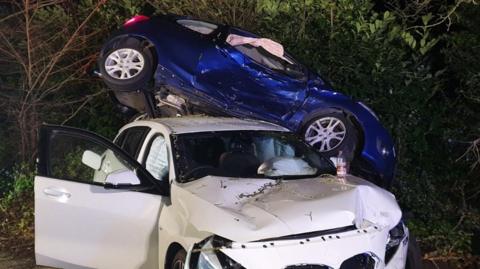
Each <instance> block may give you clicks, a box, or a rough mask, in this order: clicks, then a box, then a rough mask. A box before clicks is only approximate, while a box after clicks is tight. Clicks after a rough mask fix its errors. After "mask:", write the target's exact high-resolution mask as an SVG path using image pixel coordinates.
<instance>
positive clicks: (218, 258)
mask: <svg viewBox="0 0 480 269" xmlns="http://www.w3.org/2000/svg"><path fill="white" fill-rule="evenodd" d="M230 243H231V242H230V241H228V240H226V239H223V238H220V237H217V236H211V237H209V238H207V239H205V240H203V241H202V242H200V243H198V244H195V245H194V247H193V250H192V255H191V258H190V260H189V261H188V263H189V268H190V269H222V268H232V269H245V268H244V267H243V266H242V265H241V264H239V263H237V262H236V261H234V260H232V259H231V258H229V257H228V256H227V255H225V254H224V253H223V252H222V251H221V249H222V248H226V247H227V245H228V244H230Z"/></svg>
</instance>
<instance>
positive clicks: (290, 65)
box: [99, 15, 396, 188]
mask: <svg viewBox="0 0 480 269" xmlns="http://www.w3.org/2000/svg"><path fill="white" fill-rule="evenodd" d="M232 40H233V41H232ZM234 42H236V43H234ZM279 51H280V54H278V52H279ZM282 52H283V53H282ZM99 68H100V72H101V75H102V78H103V79H104V81H105V82H106V84H107V85H108V86H109V87H110V88H111V89H112V90H113V91H112V92H113V93H114V97H115V100H116V101H117V102H118V103H119V104H122V105H123V106H124V108H125V107H128V108H130V109H134V110H136V111H139V112H147V113H148V114H149V115H150V116H152V117H161V116H166V115H178V114H180V115H186V114H208V115H222V116H234V117H240V118H252V119H258V120H264V121H268V122H272V123H276V124H278V125H281V126H284V127H286V128H288V129H289V130H291V131H292V132H295V133H297V134H298V135H300V136H301V137H302V138H303V139H304V140H305V141H306V142H307V143H309V144H310V145H311V146H313V147H314V148H315V149H316V150H317V151H319V152H321V153H322V154H325V155H326V156H328V157H335V156H338V154H342V153H343V154H345V155H346V157H347V159H348V160H349V161H350V162H351V167H350V172H351V173H352V174H355V175H359V176H362V177H364V178H367V179H369V180H371V181H372V182H374V183H376V184H377V185H380V186H382V187H385V188H388V187H389V186H390V185H391V183H392V179H393V176H394V170H395V159H396V156H395V149H394V145H393V141H392V139H391V137H390V135H389V134H388V132H387V130H386V129H385V128H384V127H383V126H382V125H381V123H380V122H379V119H378V117H377V116H376V115H375V114H374V113H373V112H372V111H371V110H370V109H369V108H368V107H367V106H365V105H364V104H363V103H361V102H357V101H355V100H353V99H352V98H351V97H348V96H346V95H344V94H341V93H339V92H335V91H334V90H333V89H332V88H331V87H330V86H328V84H327V83H325V82H324V81H323V80H322V79H321V78H320V77H319V76H318V75H317V74H315V73H314V72H312V71H310V70H308V69H307V68H305V67H304V66H303V65H302V64H300V63H299V62H298V61H296V60H295V59H294V58H293V57H292V56H291V55H289V54H288V53H287V52H284V51H283V47H282V46H281V45H280V44H278V43H276V42H274V41H272V40H269V39H264V38H261V37H259V36H257V35H255V34H252V33H250V32H247V31H245V30H242V29H239V28H236V27H232V26H228V25H221V24H215V23H210V22H205V21H199V20H195V19H190V18H187V17H181V16H174V15H168V16H157V17H151V18H149V17H145V16H136V17H134V18H132V19H130V20H129V21H127V22H126V23H125V25H124V26H123V27H122V28H121V29H120V30H119V31H117V32H116V33H114V34H113V35H112V36H111V37H110V38H109V40H108V41H107V42H106V44H105V46H104V47H103V49H102V51H101V53H100V57H99ZM340 152H342V153H340Z"/></svg>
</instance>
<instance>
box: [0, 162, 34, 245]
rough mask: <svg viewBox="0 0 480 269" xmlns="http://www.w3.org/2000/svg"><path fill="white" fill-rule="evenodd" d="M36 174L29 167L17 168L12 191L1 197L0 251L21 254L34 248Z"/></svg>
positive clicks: (13, 175)
mask: <svg viewBox="0 0 480 269" xmlns="http://www.w3.org/2000/svg"><path fill="white" fill-rule="evenodd" d="M34 174H35V172H34V171H33V170H32V169H31V168H29V167H28V166H27V165H21V166H19V167H17V168H15V169H14V171H13V174H12V180H10V182H11V183H10V191H8V192H7V193H6V195H5V196H3V197H0V249H3V248H5V247H9V248H10V251H13V252H17V251H19V252H21V251H25V249H28V248H30V249H31V248H32V246H33V225H34V207H33V178H34ZM3 180H6V179H5V178H3Z"/></svg>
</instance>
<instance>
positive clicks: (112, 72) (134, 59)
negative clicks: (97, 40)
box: [99, 38, 153, 91]
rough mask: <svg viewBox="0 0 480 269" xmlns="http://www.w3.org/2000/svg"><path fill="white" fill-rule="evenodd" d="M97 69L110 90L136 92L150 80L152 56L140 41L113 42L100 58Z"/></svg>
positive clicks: (129, 39) (130, 39)
mask: <svg viewBox="0 0 480 269" xmlns="http://www.w3.org/2000/svg"><path fill="white" fill-rule="evenodd" d="M99 68H100V72H101V74H102V78H103V80H104V81H105V83H106V84H107V85H108V86H109V87H110V88H112V89H114V90H120V91H137V90H141V89H142V88H144V87H145V86H146V85H147V84H148V82H149V81H150V80H151V79H152V76H153V56H152V53H151V51H150V50H149V49H148V48H146V47H145V46H143V45H142V42H141V41H140V40H138V39H136V38H122V39H119V40H117V41H114V42H113V43H112V45H111V46H110V48H109V49H108V50H107V51H106V52H105V53H104V54H103V55H102V56H101V57H100V62H99Z"/></svg>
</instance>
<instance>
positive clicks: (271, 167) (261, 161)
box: [172, 131, 335, 182]
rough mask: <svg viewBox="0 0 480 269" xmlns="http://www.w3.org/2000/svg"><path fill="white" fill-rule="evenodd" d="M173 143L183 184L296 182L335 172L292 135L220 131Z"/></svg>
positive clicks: (182, 137) (176, 137)
mask: <svg viewBox="0 0 480 269" xmlns="http://www.w3.org/2000/svg"><path fill="white" fill-rule="evenodd" d="M172 139H173V144H174V149H173V150H174V151H175V153H174V156H175V158H174V161H175V167H176V171H177V175H178V179H179V181H180V182H188V181H192V180H195V179H198V178H201V177H204V176H207V175H213V176H222V177H243V178H282V179H294V178H305V177H313V176H317V175H320V174H327V173H328V174H333V173H334V172H335V169H334V167H333V164H332V162H331V161H330V160H328V159H326V158H324V157H322V156H320V155H319V154H318V153H317V152H315V151H314V150H313V149H312V148H311V147H310V146H308V145H307V144H305V143H304V142H302V141H300V140H299V139H298V138H297V137H296V136H295V135H294V134H292V133H289V132H272V131H218V132H205V133H187V134H179V135H173V136H172Z"/></svg>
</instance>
